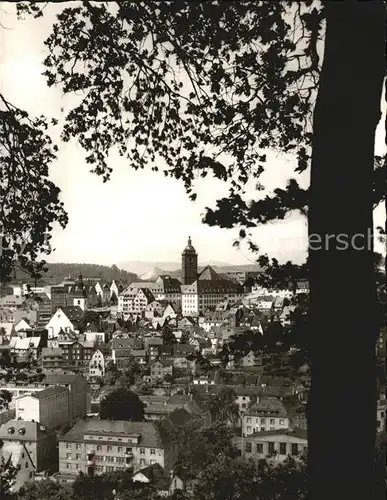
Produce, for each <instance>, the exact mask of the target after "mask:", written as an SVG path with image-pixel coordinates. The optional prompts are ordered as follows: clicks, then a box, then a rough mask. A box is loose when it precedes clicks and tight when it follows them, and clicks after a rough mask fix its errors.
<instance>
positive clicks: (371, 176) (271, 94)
mask: <svg viewBox="0 0 387 500" xmlns="http://www.w3.org/2000/svg"><path fill="white" fill-rule="evenodd" d="M322 6H323V7H324V8H323V9H322V8H321V7H322ZM23 8H24V9H25V8H28V6H25V5H24V6H23ZM34 8H35V13H36V6H35V7H34ZM37 11H38V12H39V9H37ZM324 17H325V24H324V22H323V21H324ZM325 26H326V29H325V48H324V58H323V64H322V67H321V60H320V58H319V47H320V45H321V44H320V41H321V37H322V36H323V35H324V27H325ZM359 32H363V33H366V34H367V35H366V36H364V37H361V36H359ZM384 39H385V6H384V4H383V2H382V0H374V1H373V2H356V1H352V0H345V1H343V2H328V1H327V2H323V3H322V5H320V4H317V3H312V2H311V1H305V2H291V1H283V2H265V1H257V2H225V1H224V2H223V1H220V2H217V3H215V2H192V3H189V4H187V3H185V2H173V3H170V2H156V1H151V0H146V1H145V0H142V1H141V0H140V1H138V2H115V3H114V4H113V6H111V5H110V6H107V4H95V3H91V2H87V1H86V2H83V3H82V5H76V6H75V7H69V8H66V9H64V10H63V12H61V13H60V14H59V16H58V19H57V22H56V23H55V26H54V29H53V32H52V34H51V35H50V37H49V38H48V40H47V41H46V45H47V47H48V49H49V55H48V57H47V59H46V61H45V64H46V68H47V71H46V76H47V82H48V85H54V84H60V85H61V88H62V89H63V91H64V92H65V93H69V92H78V91H83V92H84V98H83V99H82V100H81V102H80V104H79V105H78V106H77V107H75V108H74V109H73V110H71V111H70V112H69V114H68V116H67V117H66V123H65V125H64V129H63V135H62V138H63V139H64V140H65V141H68V140H70V139H71V138H72V137H75V138H76V139H77V140H78V141H79V142H80V144H81V145H82V146H83V147H84V148H85V150H86V151H87V161H88V163H90V165H92V167H93V171H94V172H96V173H97V174H99V175H102V176H103V178H104V180H107V179H108V178H109V176H110V173H111V167H110V166H109V165H108V162H107V158H108V154H109V152H110V151H111V150H112V149H113V148H118V150H119V152H120V154H121V155H122V156H125V157H126V158H127V159H128V162H129V163H130V165H131V166H132V167H133V168H136V169H137V168H144V167H146V166H148V165H152V170H155V171H157V170H158V169H159V168H161V169H162V170H164V173H165V175H167V176H171V177H175V178H177V179H180V180H181V181H182V182H183V183H184V185H185V187H186V190H187V192H188V194H189V196H190V197H191V199H193V200H194V199H195V198H196V193H195V192H194V186H193V182H194V180H195V179H196V178H197V177H198V176H200V177H206V176H207V175H213V176H215V177H217V178H219V179H222V180H224V181H227V182H229V185H230V193H229V196H227V197H225V198H223V199H221V200H218V201H217V206H216V208H215V209H207V212H206V215H205V218H204V221H205V222H206V223H207V224H209V225H218V226H220V227H238V228H239V229H240V232H239V235H240V239H242V240H246V241H247V243H248V244H249V247H250V248H251V250H253V251H258V250H259V249H258V247H257V246H256V244H255V243H254V242H253V241H252V240H251V237H250V235H249V233H248V229H249V228H252V227H256V226H257V225H259V224H264V223H267V222H268V221H272V220H278V219H283V218H284V217H285V216H286V215H287V214H288V213H289V212H290V211H294V210H296V211H299V212H301V213H303V214H307V215H308V218H309V231H310V234H311V235H312V234H317V235H319V236H320V238H322V241H325V236H326V235H332V234H333V235H338V234H344V235H346V236H347V238H350V237H351V236H354V235H355V234H360V235H363V236H365V237H366V238H367V236H368V234H369V231H370V229H372V211H373V208H374V206H375V204H377V203H378V202H379V201H381V197H383V196H384V190H383V189H380V188H379V185H380V180H382V183H383V185H384V186H385V183H384V178H383V176H384V172H383V169H384V166H383V167H381V166H380V165H381V164H382V162H381V161H379V160H378V159H377V158H376V159H375V158H374V135H375V128H376V124H377V122H378V120H379V119H380V97H381V91H382V85H383V77H384V74H385V60H384V59H385V58H384V44H385V43H384V42H385V40H384ZM85 68H86V69H85ZM177 69H179V71H177ZM320 70H321V74H320ZM182 74H184V75H185V78H184V79H183V78H182V77H181V75H182ZM319 74H320V80H319V82H318V81H317V79H318V76H319ZM317 90H318V99H317V101H316V106H315V112H314V119H313V126H312V122H311V119H312V111H313V104H314V98H315V96H316V92H317ZM129 139H131V140H132V141H131V142H129ZM311 147H312V148H313V156H312V162H311V163H312V165H311V172H312V174H311V187H310V189H309V190H303V189H301V188H300V186H299V184H298V182H297V180H295V179H291V180H290V181H289V183H288V186H287V187H286V188H285V189H277V190H275V192H274V196H270V195H268V196H267V197H266V198H263V199H257V200H253V201H250V200H248V199H246V186H247V184H248V183H249V182H250V181H251V180H253V181H254V182H256V183H257V193H259V192H260V191H262V186H261V184H260V177H261V174H262V173H263V171H264V170H265V166H266V153H267V150H268V149H271V150H275V151H283V152H285V153H293V154H294V155H295V156H296V157H297V162H296V163H297V165H296V171H297V172H298V173H300V172H303V171H305V169H306V168H307V167H308V165H309V159H310V158H309V154H310V148H311ZM208 151H211V156H209V153H208ZM224 158H227V160H224ZM163 164H164V165H165V167H158V166H157V165H163ZM375 167H376V168H375ZM237 243H238V242H237ZM372 250H373V249H372V248H371V249H369V248H364V249H362V250H356V251H355V250H354V248H348V249H347V250H344V251H336V250H335V249H331V250H329V251H325V250H323V249H319V250H311V251H310V259H309V275H308V278H309V279H310V290H311V294H310V297H311V300H310V332H311V336H312V338H313V342H311V344H312V343H313V346H314V347H313V349H312V350H311V358H312V391H311V401H310V405H309V410H310V411H309V416H308V420H309V441H310V453H309V464H308V465H309V472H310V478H311V484H314V485H315V486H314V487H312V488H311V495H312V498H313V499H317V500H319V499H321V500H322V499H324V500H326V499H327V498H332V499H342V498H353V499H355V500H356V499H360V498H361V499H364V498H370V499H373V498H374V491H373V485H374V477H373V471H372V463H373V455H372V454H373V449H374V442H375V434H376V427H375V426H376V407H375V399H376V398H375V394H376V391H375V378H376V376H375V359H374V352H375V341H376V326H375V324H373V321H374V320H373V318H374V317H376V316H377V314H376V286H375V274H374V269H373V255H372V253H373V252H372ZM333 284H334V285H333ZM343 290H345V293H344V297H343V295H342V293H343ZM332 292H333V293H332ZM327 310H329V311H330V314H329V315H328V314H327ZM354 311H356V314H355V313H354ZM332 317H334V318H335V320H334V321H333V320H332V319H331V318H332ZM375 323H376V322H375ZM349 346H351V351H350V353H349ZM360 367H361V368H360ZM364 385H365V390H364V394H366V396H365V399H363V404H362V407H361V410H359V411H357V412H354V413H353V415H352V418H351V419H350V421H349V422H348V424H347V429H346V431H345V432H344V433H343V429H342V422H343V421H344V420H345V418H346V415H347V410H348V408H353V407H357V406H358V405H357V401H358V392H357V391H358V387H360V386H363V387H364ZM324 429H325V430H327V432H328V430H329V439H327V437H326V436H325V435H324V432H323V431H324ZM359 429H362V430H364V432H363V431H362V433H361V437H360V438H359V439H356V440H354V439H353V436H354V435H355V434H356V435H359V433H358V430H359ZM343 449H345V450H346V460H345V463H344V462H343V460H342V450H343Z"/></svg>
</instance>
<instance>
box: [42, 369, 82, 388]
mask: <svg viewBox="0 0 387 500" xmlns="http://www.w3.org/2000/svg"><path fill="white" fill-rule="evenodd" d="M44 374H45V377H44V380H43V382H42V383H43V384H47V385H67V384H72V383H73V382H75V380H76V379H77V377H80V376H81V375H79V374H77V373H50V372H48V371H45V372H44Z"/></svg>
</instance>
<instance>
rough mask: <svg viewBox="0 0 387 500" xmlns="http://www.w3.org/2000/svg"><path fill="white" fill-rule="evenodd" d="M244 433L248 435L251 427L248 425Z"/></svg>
mask: <svg viewBox="0 0 387 500" xmlns="http://www.w3.org/2000/svg"><path fill="white" fill-rule="evenodd" d="M246 432H249V433H250V432H251V426H250V425H248V426H247V428H246Z"/></svg>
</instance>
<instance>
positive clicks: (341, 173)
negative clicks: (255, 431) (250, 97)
mask: <svg viewBox="0 0 387 500" xmlns="http://www.w3.org/2000/svg"><path fill="white" fill-rule="evenodd" d="M325 12H326V19H327V28H326V39H325V50H324V61H323V67H322V72H321V76H320V86H319V93H318V98H317V102H316V108H315V113H314V130H313V133H314V140H313V156H312V171H311V199H310V205H309V256H310V269H311V272H310V334H311V338H312V339H313V342H312V344H313V346H312V351H311V355H312V370H311V374H312V385H311V394H310V397H309V401H308V456H309V479H310V494H311V498H312V499H313V500H336V499H337V500H347V499H348V500H357V499H359V500H360V499H361V500H374V499H375V493H374V484H375V477H374V472H373V458H374V451H375V438H376V359H375V342H376V339H377V335H378V328H377V322H376V310H377V307H376V306H377V297H376V281H375V275H374V265H373V262H374V259H373V237H372V233H373V199H372V198H373V197H372V178H373V166H374V160H373V158H374V140H375V129H376V126H377V124H378V122H379V119H380V117H381V112H380V100H381V94H382V88H383V78H384V74H385V6H384V4H383V1H382V0H373V1H370V2H361V1H356V0H344V1H341V2H329V1H327V2H325ZM316 235H317V236H316ZM356 235H359V236H356ZM345 243H347V247H346V246H345Z"/></svg>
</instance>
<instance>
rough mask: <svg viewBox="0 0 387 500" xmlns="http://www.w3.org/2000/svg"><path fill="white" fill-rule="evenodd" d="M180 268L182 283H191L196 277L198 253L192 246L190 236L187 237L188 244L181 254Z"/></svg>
mask: <svg viewBox="0 0 387 500" xmlns="http://www.w3.org/2000/svg"><path fill="white" fill-rule="evenodd" d="M181 268H182V275H183V276H182V279H183V285H191V284H192V283H193V282H194V281H196V280H197V279H198V254H197V253H196V250H195V249H194V247H193V246H192V242H191V237H190V236H189V237H188V245H187V246H186V247H185V249H184V251H183V253H182V254H181Z"/></svg>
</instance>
